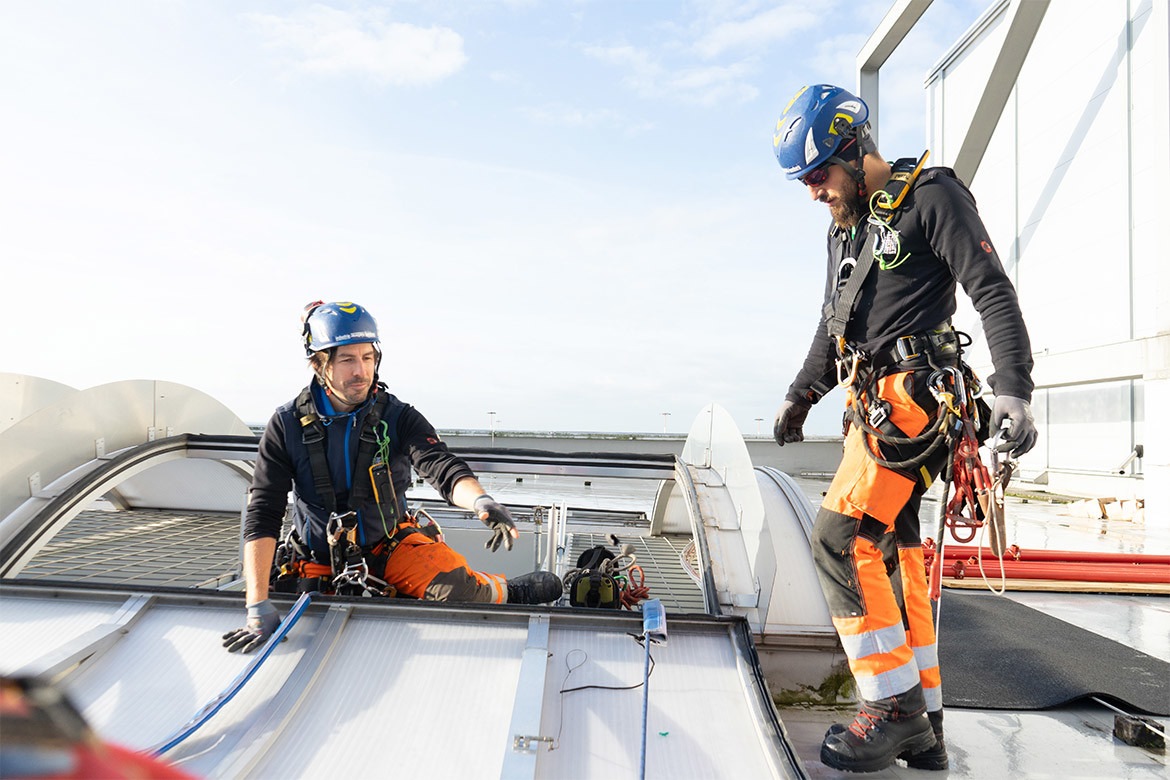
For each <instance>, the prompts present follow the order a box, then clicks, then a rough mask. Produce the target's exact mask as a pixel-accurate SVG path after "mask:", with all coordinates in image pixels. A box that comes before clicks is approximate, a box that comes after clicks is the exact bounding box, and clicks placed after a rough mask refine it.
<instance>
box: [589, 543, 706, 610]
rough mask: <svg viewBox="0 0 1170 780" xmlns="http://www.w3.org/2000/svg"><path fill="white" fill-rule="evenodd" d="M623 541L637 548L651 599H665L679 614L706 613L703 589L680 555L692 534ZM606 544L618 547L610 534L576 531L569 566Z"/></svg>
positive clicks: (639, 563)
mask: <svg viewBox="0 0 1170 780" xmlns="http://www.w3.org/2000/svg"><path fill="white" fill-rule="evenodd" d="M618 539H619V540H620V542H621V544H630V545H633V547H634V556H635V558H636V559H637V560H636V561H635V562H636V563H637V565H638V566H641V567H642V571H643V572H645V574H646V585H647V587H649V589H650V598H656V599H662V605H663V606H664V607H666V611H667V612H668V613H670V612H677V613H699V614H702V613H705V612H706V607H705V605H704V601H703V591H702V590H700V589H699V586H698V585H696V584H695V581H694V580H692V579H691V578H690V575H688V574H687V572H686V570H685V569H684V568H683V564H682V560H681V555H682V553H683V550H684V548H686V546H687V544H688V543H690V541H691V537H690V536H632V535H626V536H619V537H618ZM598 544H600V545H604V546H605V547H606V548H608V549H609V550H610V552H613V553H616V552H617V551H618V550H617V548H616V547H614V545H613V543H612V542H611V541H610V539H609V534H596V533H575V534H572V535H571V537H570V539H569V556H568V559H567V560H568V565H569V567H570V568H571V567H573V566H575V565H576V563H577V559H578V558H579V557H580V556H581V554H582V553H583V552H585V551H586V550H588V549H589V548H590V547H593V546H595V545H598Z"/></svg>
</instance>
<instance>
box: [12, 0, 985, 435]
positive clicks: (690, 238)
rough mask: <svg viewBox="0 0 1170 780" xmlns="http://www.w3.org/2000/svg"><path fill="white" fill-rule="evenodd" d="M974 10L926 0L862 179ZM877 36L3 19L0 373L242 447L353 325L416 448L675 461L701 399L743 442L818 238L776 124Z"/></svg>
mask: <svg viewBox="0 0 1170 780" xmlns="http://www.w3.org/2000/svg"><path fill="white" fill-rule="evenodd" d="M986 6H987V2H979V1H976V0H949V1H948V0H937V2H935V4H934V5H933V6H932V7H931V8H930V9H929V10H928V11H927V12H926V14H925V16H924V17H923V19H922V20H921V21H920V22H919V25H918V28H917V29H916V30H915V31H914V32H913V33H912V34H911V38H910V39H909V40H908V42H907V43H906V44H904V45H903V46H902V47H901V49H900V50H899V51H898V52H897V53H895V55H894V57H893V58H892V59H891V60H890V62H889V63H888V64H887V66H886V67H885V68H884V69H883V71H882V75H881V78H882V124H881V126H880V127H879V132H880V138H881V149H882V151H883V153H884V154H885V155H886V156H887V157H888V158H894V157H900V156H907V155H911V154H917V153H919V152H921V150H922V149H923V148H924V147H925V140H924V139H925V132H924V123H925V116H924V100H923V89H922V83H923V79H924V77H925V76H926V74H927V72H928V71H929V69H930V68H931V66H932V65H933V64H934V63H935V62H937V61H938V59H939V58H940V57H941V56H942V55H943V54H944V53H946V51H947V49H949V48H950V46H951V45H952V44H953V43H954V42H955V41H956V40H957V39H958V38H959V36H961V35H962V33H963V32H964V31H965V30H966V29H967V28H968V27H969V26H970V25H971V24H972V23H973V22H974V21H975V20H976V19H977V18H978V17H979V15H980V14H981V13H982V11H983V10H984V9H985V7H986ZM887 9H888V6H887V5H886V4H883V3H858V2H853V1H852V0H849V1H848V2H845V1H840V2H834V1H833V0H818V1H816V2H814V1H813V0H808V1H807V2H778V3H777V2H752V1H751V0H744V1H742V2H719V1H716V2H703V3H658V2H590V1H588V0H582V1H581V2H539V1H538V0H531V1H526V0H500V1H499V2H493V0H478V1H476V2H453V3H437V2H380V3H361V2H334V3H299V2H280V3H278V2H249V1H247V0H243V1H240V2H226V1H216V0H169V1H168V0H160V1H159V2H145V0H141V1H139V2H117V1H116V0H114V1H110V2H101V3H90V2H81V1H80V0H75V1H74V2H53V0H36V1H35V2H34V1H33V0H27V1H26V2H9V3H4V4H3V5H0V72H3V73H4V74H5V75H4V76H3V78H2V79H0V115H2V116H3V117H4V121H3V122H0V258H2V259H3V265H4V269H5V280H6V284H5V287H6V289H7V290H8V295H7V296H6V297H7V299H8V301H7V304H8V315H7V320H8V322H9V328H8V338H9V344H10V347H9V357H8V359H7V360H6V361H5V363H6V370H7V371H10V372H14V373H22V374H32V375H36V376H41V377H45V378H48V379H52V380H55V381H58V382H62V383H65V384H68V385H71V386H74V387H78V388H87V387H92V386H95V385H99V384H103V383H106V382H112V381H118V380H124V379H165V380H167V381H172V382H179V383H182V384H187V385H190V386H192V387H195V388H197V389H199V390H201V391H203V392H205V393H208V394H209V395H212V396H214V397H215V398H217V399H219V400H220V401H222V402H223V403H224V404H226V405H227V406H228V407H229V408H231V409H232V410H233V411H235V412H236V414H238V415H239V416H240V417H241V418H243V419H244V420H245V421H247V422H261V421H264V420H266V419H267V417H268V416H269V414H270V413H271V411H272V410H273V409H274V408H275V407H276V406H277V405H279V404H280V403H283V402H284V401H286V400H288V399H289V398H291V397H292V396H293V395H295V393H296V391H297V390H298V389H299V388H300V387H301V386H303V385H304V384H305V382H306V381H307V378H308V372H307V369H306V368H305V365H304V362H303V351H302V350H301V347H300V345H299V327H300V326H299V321H298V317H299V313H300V311H301V307H302V306H303V304H305V303H306V302H308V301H310V300H314V299H325V300H355V301H357V302H359V303H361V304H363V305H365V306H366V307H368V308H369V309H370V310H371V311H372V312H373V313H374V315H375V316H376V317H377V318H378V320H379V324H380V328H381V332H382V339H383V342H384V345H385V346H386V353H387V356H386V359H385V361H384V363H383V369H382V377H383V379H384V380H385V381H386V382H387V383H388V384H389V385H390V388H391V390H392V391H393V392H395V393H396V394H397V395H398V396H399V397H401V398H403V399H404V400H407V401H409V402H411V403H413V404H415V405H416V406H418V407H419V409H420V410H421V411H422V412H423V413H424V414H425V415H427V417H428V418H430V419H431V421H432V422H433V423H434V424H435V425H436V426H437V427H439V428H458V427H464V428H467V427H478V428H483V427H486V426H487V425H488V420H489V418H488V414H487V412H488V411H495V412H496V413H497V414H496V423H497V426H498V427H500V428H508V429H550V430H593V431H661V430H662V426H663V421H664V418H663V413H664V412H669V413H670V416H669V417H668V418H666V422H667V425H668V427H669V429H670V430H672V431H680V432H685V431H686V430H687V429H688V428H689V427H690V424H691V420H692V419H693V418H694V416H695V415H696V414H697V413H698V412H699V410H700V409H701V408H702V407H703V405H704V404H706V403H708V402H711V401H715V402H718V403H720V404H722V405H723V406H725V407H726V408H727V409H728V410H729V411H730V413H731V414H732V416H733V417H734V418H735V419H736V420H737V422H739V424H740V426H741V429H742V430H743V431H744V432H745V433H754V432H755V430H756V428H757V425H758V424H757V422H756V418H765V421H764V423H763V430H767V428H768V427H769V426H770V421H771V417H772V415H773V413H774V411H775V409H776V407H777V406H778V405H779V403H780V401H781V400H782V398H783V395H784V392H785V389H786V388H787V386H788V383H789V382H790V381H791V379H792V377H793V376H794V375H795V372H796V371H797V369H798V367H799V365H800V363H801V361H802V360H803V357H804V353H805V351H806V349H807V346H808V343H809V340H810V338H811V335H812V330H813V327H814V326H815V323H816V316H817V311H818V308H819V304H820V301H819V297H820V291H821V289H822V287H823V279H822V278H821V274H822V269H823V252H824V249H823V247H824V242H823V233H824V228H825V225H826V224H827V213H826V210H825V208H824V207H823V206H821V205H819V204H813V203H812V202H811V201H809V200H808V197H807V195H806V193H805V191H804V189H803V188H802V187H800V186H799V185H796V184H794V183H792V182H788V181H786V180H785V179H784V177H783V175H782V173H781V171H780V168H779V166H778V165H777V163H776V161H775V158H774V157H773V156H772V150H771V129H772V126H773V125H774V123H775V121H776V119H777V118H778V116H779V114H780V112H781V111H782V109H783V107H784V105H785V104H786V103H787V101H788V100H789V98H790V97H791V96H792V94H793V93H794V92H795V91H796V90H797V89H798V88H799V87H800V86H802V85H804V84H808V83H815V82H830V83H838V84H841V85H843V86H847V87H850V88H853V87H855V85H856V75H855V56H856V53H857V51H858V50H859V49H860V48H861V46H862V45H863V43H864V42H865V40H866V38H867V37H868V36H869V34H870V33H871V31H872V30H873V29H874V27H875V26H876V25H877V24H878V22H879V21H880V20H881V18H882V16H883V15H884V14H885V12H886V10H887ZM840 402H841V401H840V399H839V398H836V397H835V396H833V397H830V398H829V399H827V400H826V402H825V403H822V404H821V405H820V407H818V408H817V409H816V410H815V411H814V414H813V416H812V417H811V418H810V423H809V426H808V430H809V432H811V433H832V432H834V430H835V428H836V427H837V424H838V421H839V419H840V411H839V410H840Z"/></svg>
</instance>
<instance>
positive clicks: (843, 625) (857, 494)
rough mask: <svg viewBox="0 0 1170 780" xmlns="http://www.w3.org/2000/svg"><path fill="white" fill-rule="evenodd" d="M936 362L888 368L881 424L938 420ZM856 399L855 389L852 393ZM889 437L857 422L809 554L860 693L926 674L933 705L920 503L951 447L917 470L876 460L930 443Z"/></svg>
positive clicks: (886, 691)
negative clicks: (932, 383) (892, 443)
mask: <svg viewBox="0 0 1170 780" xmlns="http://www.w3.org/2000/svg"><path fill="white" fill-rule="evenodd" d="M930 373H931V372H930V370H929V369H927V370H919V371H905V372H902V373H898V374H891V375H889V376H886V377H882V378H881V379H879V380H878V381H877V383H876V390H877V395H878V397H879V398H880V399H882V400H884V401H886V402H887V403H888V404H889V417H888V419H887V420H886V422H884V423H883V424H882V425H880V426H878V430H880V431H882V433H883V434H892V435H895V436H900V437H914V436H918V435H919V434H921V433H922V432H923V431H924V430H925V429H926V426H927V425H929V424H933V423H934V421H935V419H936V418H937V415H938V404H937V402H936V401H935V400H934V397H933V396H932V395H931V393H930V389H929V387H927V386H926V385H927V381H926V380H927V378H928V377H929V375H930ZM850 403H852V397H851V398H850ZM914 447H915V448H916V449H917V452H915V451H914V450H913V449H910V447H909V446H908V445H903V446H901V447H898V448H895V447H886V446H882V447H880V448H879V445H878V443H877V441H876V439H874V437H872V436H870V435H868V434H865V433H864V432H862V431H861V430H860V429H859V428H858V427H857V426H853V427H852V428H851V429H850V431H849V433H848V434H847V435H846V437H845V453H844V456H843V457H842V460H841V465H840V467H839V468H838V469H837V473H836V475H835V476H834V478H833V482H832V484H831V485H830V486H829V490H828V493H827V494H826V495H825V499H824V501H823V502H822V504H821V508H820V511H819V512H818V513H817V519H816V523H815V525H814V526H813V538H812V545H813V560H814V562H815V564H816V569H817V575H818V576H819V578H820V581H821V589H822V590H823V591H824V594H825V599H826V601H828V604H829V612H830V614H831V615H832V618H833V625H834V627H835V628H836V629H837V634H838V636H840V638H841V644H842V646H843V647H844V649H845V655H846V656H847V657H848V658H849V668H850V670H851V671H852V672H853V677H854V680H855V681H856V683H857V689H858V692H859V693H860V695H861V697H862V698H863V699H865V700H868V701H876V700H878V699H884V698H887V697H890V696H895V695H897V694H900V693H905V692H906V691H908V690H910V689H911V688H913V687H914V686H915V685H917V684H919V683H921V684H922V690H923V694H924V695H925V698H926V707H927V710H930V711H935V710H941V709H942V688H941V678H940V676H939V668H938V644H937V640H936V637H935V632H934V618H933V614H932V612H931V606H930V594H929V587H928V584H927V579H926V571H925V568H924V564H923V555H922V536H921V532H920V530H919V524H918V509H919V506H920V504H921V500H922V494H923V493H924V492H925V491H926V489H927V488H928V487H930V484H931V482H932V481H933V480H934V478H935V477H937V475H938V473H939V471H940V470H941V469H942V466H943V465H944V462H945V459H946V453H947V448H946V447H945V446H944V447H939V448H938V449H937V450H936V451H935V452H933V453H932V454H931V457H930V458H929V460H927V462H926V463H924V464H923V466H922V467H921V468H919V469H918V470H917V471H916V472H912V473H911V472H899V471H894V470H891V469H888V468H884V467H882V466H879V465H878V464H877V463H876V462H874V459H873V458H871V457H870V456H869V455H868V454H867V452H866V448H872V450H871V451H873V452H875V453H878V454H879V455H880V457H882V459H883V460H886V461H891V462H893V461H904V460H908V459H909V458H910V457H911V456H912V455H914V454H917V453H921V452H922V451H924V450H925V449H926V445H925V444H924V445H921V446H918V445H914Z"/></svg>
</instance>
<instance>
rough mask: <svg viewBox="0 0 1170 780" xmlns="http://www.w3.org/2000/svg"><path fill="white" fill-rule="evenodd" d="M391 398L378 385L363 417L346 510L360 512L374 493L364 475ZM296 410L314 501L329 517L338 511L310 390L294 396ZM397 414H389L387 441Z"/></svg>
mask: <svg viewBox="0 0 1170 780" xmlns="http://www.w3.org/2000/svg"><path fill="white" fill-rule="evenodd" d="M391 398H392V396H391V395H390V393H389V392H387V391H386V388H385V386H384V385H382V384H380V383H379V385H378V394H377V395H376V396H375V398H374V403H373V404H371V405H370V410H369V412H367V413H366V417H365V421H364V423H363V424H362V430H361V433H360V434H359V441H358V451H357V460H356V463H355V465H354V471H353V473H354V475H355V477H356V478H355V479H354V483H353V487H352V488H351V490H350V496H349V501H348V504H349V506H348V507H346V508H360V507H361V506H362V504H363V503H364V502H365V501H366V500H367V499H368V498H369V497H370V495H371V494H372V493H373V488H372V486H371V484H370V480H369V478H368V477H367V476H366V475H368V474H369V470H370V465H371V464H372V463H373V461H374V454H375V453H376V452H377V450H378V431H377V427H378V423H379V422H381V421H382V417H383V415H385V414H386V409H387V407H388V406H389V405H390V399H391ZM295 407H296V412H297V415H298V419H299V420H300V423H301V443H302V444H304V445H305V450H306V452H308V455H309V470H310V471H311V472H312V474H313V488H314V489H315V490H316V491H317V497H318V498H319V499H320V500H321V504H322V506H324V507H325V509H326V510H327V511H329V512H331V513H332V512H336V511H337V510H338V506H337V496H336V495H335V494H334V492H333V478H332V476H331V475H330V473H329V459H328V455H327V453H326V451H325V425H324V423H323V422H322V421H321V416H320V415H319V414H318V413H317V408H316V405H315V404H314V402H313V395H312V388H311V386H310V387H307V388H305V389H304V390H302V391H301V394H300V395H298V396H297V400H296V402H295ZM400 412H401V407H395V408H394V409H392V410H391V413H390V415H389V417H388V418H387V420H386V422H387V426H386V429H385V430H386V436H387V437H390V438H392V437H393V435H394V432H395V429H396V427H397V424H398V414H399V413H400ZM392 448H393V447H392V445H391V449H392ZM363 477H364V478H363Z"/></svg>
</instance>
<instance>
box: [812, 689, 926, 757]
mask: <svg viewBox="0 0 1170 780" xmlns="http://www.w3.org/2000/svg"><path fill="white" fill-rule="evenodd" d="M925 710H926V705H925V702H924V701H923V698H922V686H920V685H916V686H914V687H913V688H911V689H910V690H909V691H907V692H906V693H901V694H898V695H897V696H891V697H889V698H887V699H879V700H877V701H873V702H869V701H867V702H863V703H862V706H861V711H860V712H859V713H857V716H856V717H855V718H854V719H853V722H852V723H850V724H849V725H848V726H841V725H834V726H833V727H831V728H830V729H829V731H828V733H827V734H825V741H824V742H823V743H822V744H821V763H823V764H825V765H826V766H830V767H832V768H834V769H839V770H841V771H842V772H877V771H880V770H882V769H885V768H886V767H888V766H889V765H890V764H892V763H894V759H895V758H896V757H897V756H899V755H901V754H902V753H904V752H905V753H910V754H912V755H919V754H921V753H923V752H924V751H929V750H931V749H933V748H934V747H935V738H934V730H933V729H932V728H931V725H930V721H929V720H928V719H927V718H926V716H925V714H924V711H925ZM944 755H945V752H944Z"/></svg>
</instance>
